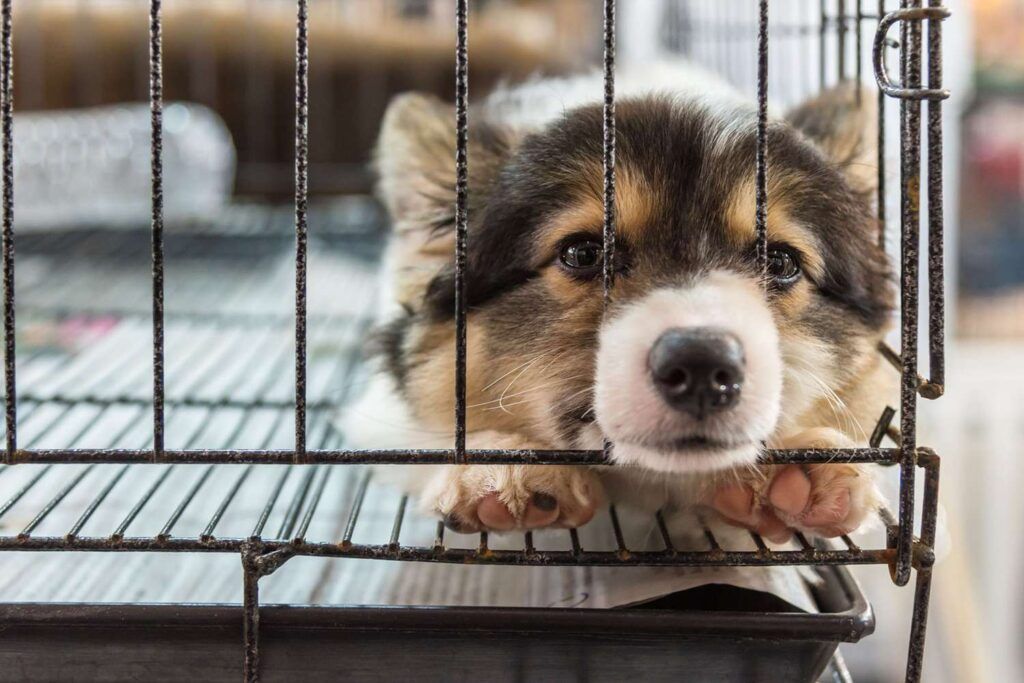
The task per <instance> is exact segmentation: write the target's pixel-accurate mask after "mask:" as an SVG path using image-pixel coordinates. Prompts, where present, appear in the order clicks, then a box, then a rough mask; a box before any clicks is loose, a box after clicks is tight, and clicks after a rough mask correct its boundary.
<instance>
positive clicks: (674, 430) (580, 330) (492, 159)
mask: <svg viewBox="0 0 1024 683" xmlns="http://www.w3.org/2000/svg"><path fill="white" fill-rule="evenodd" d="M855 100H856V98H855V97H854V93H853V91H852V90H843V91H833V92H828V93H826V94H824V95H822V96H821V97H820V98H819V99H817V100H815V101H812V102H809V103H807V104H805V105H804V106H802V107H800V108H799V109H797V110H796V111H794V112H792V113H791V114H790V115H789V117H787V120H784V121H776V122H773V123H771V124H770V125H769V128H768V146H767V151H768V159H767V161H768V164H767V168H768V197H769V203H768V241H769V247H768V248H769V259H768V275H767V281H765V280H764V279H763V278H762V277H761V275H760V273H759V272H758V271H757V269H756V267H755V261H756V256H755V254H756V240H755V206H756V203H755V168H754V159H755V150H756V119H755V116H754V113H753V112H752V111H748V110H742V109H730V110H722V109H720V108H719V109H716V108H710V107H706V106H703V105H700V104H698V103H694V102H689V101H686V100H682V99H677V98H669V97H649V98H642V99H637V100H627V101H622V102H620V103H619V104H618V111H617V132H618V149H617V159H616V171H617V184H616V205H617V215H616V223H617V231H616V242H615V262H614V264H613V265H614V271H615V285H614V287H613V289H612V292H611V298H610V304H609V306H608V308H607V310H605V309H604V307H603V303H602V236H601V235H602V232H601V230H602V215H603V214H602V191H603V185H602V183H603V174H602V165H601V159H602V147H601V139H602V136H601V131H602V112H601V109H600V107H599V106H592V107H583V108H580V109H576V110H573V111H569V112H567V113H566V114H565V116H564V117H562V118H560V119H559V120H557V121H554V122H552V123H551V124H550V125H548V126H546V127H544V128H542V129H539V130H531V131H520V130H514V129H510V128H506V127H503V126H502V124H501V123H500V121H492V120H488V118H487V116H486V110H481V111H479V112H476V115H475V116H473V115H471V119H470V120H471V127H470V144H469V168H470V207H469V223H470V227H469V231H470V232H469V250H468V258H467V274H466V275H467V288H468V292H467V300H468V310H469V356H468V391H467V402H468V404H469V417H468V420H469V428H470V429H483V428H487V429H498V430H511V431H516V432H519V433H523V434H525V435H528V436H530V437H532V439H533V440H539V441H542V442H546V443H550V444H552V445H553V446H561V447H571V446H575V447H596V446H599V444H600V443H601V441H602V439H604V438H607V439H610V440H611V441H612V442H613V443H614V450H613V453H614V457H615V458H616V459H617V460H618V461H620V462H623V463H633V464H637V465H641V466H643V467H647V468H650V469H655V470H660V471H673V472H686V471H699V470H708V469H715V468H720V467H727V466H732V465H736V464H740V463H744V462H751V461H753V459H754V458H755V457H756V455H757V453H758V451H759V450H760V448H761V444H762V442H764V441H765V440H769V439H770V438H771V437H772V436H773V435H776V434H779V433H781V432H785V431H786V430H787V429H791V428H793V427H794V426H795V425H797V424H800V420H801V419H804V418H805V417H806V415H807V414H808V413H809V412H810V411H814V410H820V409H821V405H822V404H825V405H832V406H833V407H835V406H836V402H837V401H838V402H840V403H841V399H840V398H839V397H838V395H839V394H841V393H842V392H843V390H844V388H845V387H847V386H849V385H850V384H851V383H853V382H855V380H856V378H857V377H858V375H860V374H861V373H862V372H863V370H864V368H865V367H867V366H868V365H869V364H870V363H872V362H873V358H874V348H875V344H876V342H877V340H878V339H879V338H880V336H881V335H882V333H883V332H884V328H885V326H886V321H887V319H888V317H889V313H890V305H891V304H890V300H891V291H890V290H891V287H890V278H889V272H888V265H887V262H886V257H885V254H884V253H883V251H882V250H881V249H879V248H878V247H877V246H876V241H875V237H874V235H875V231H876V229H877V226H876V223H875V221H874V220H873V217H872V216H873V214H872V210H871V206H870V194H871V191H872V189H873V183H872V177H873V173H874V171H873V165H874V158H873V155H874V150H873V149H872V147H871V145H870V141H871V140H873V138H874V135H873V133H872V132H871V131H870V126H869V125H868V122H869V121H870V117H869V115H868V111H869V108H868V106H867V104H864V105H862V106H858V105H857V104H856V101H855ZM453 121H454V115H453V113H452V111H451V109H450V107H448V106H446V105H443V104H441V103H440V102H439V101H436V100H432V99H429V98H425V97H421V96H416V95H412V96H406V97H404V98H402V99H399V100H398V101H397V102H396V103H395V104H393V105H392V108H391V110H390V112H389V114H388V116H387V118H386V121H385V125H384V130H383V133H382V137H381V142H380V146H379V148H378V167H379V171H380V173H381V184H380V188H381V194H382V198H383V200H384V201H385V203H386V205H387V207H388V209H389V211H390V212H391V215H392V218H393V220H394V223H395V227H396V238H395V240H394V241H393V244H392V247H391V267H392V274H393V278H394V285H395V296H396V297H397V299H398V300H399V302H400V303H401V304H402V306H403V310H404V312H403V313H402V314H401V315H400V316H398V318H396V319H395V320H394V321H393V322H391V323H390V324H389V325H388V326H387V327H386V329H385V330H384V333H383V335H382V340H383V342H384V343H383V346H382V348H383V349H384V355H385V358H386V360H387V364H388V367H389V369H390V371H391V373H392V375H393V376H394V377H395V378H396V380H397V383H398V385H399V387H400V388H401V390H402V392H403V393H404V395H405V398H406V400H407V401H408V402H409V404H410V405H411V407H412V409H413V410H414V412H415V413H416V414H417V415H418V416H419V417H420V419H421V420H424V421H426V422H429V423H433V424H435V425H437V426H439V427H444V426H450V424H451V419H452V418H451V415H452V403H453V393H454V392H453V390H452V381H453V375H454V359H453V355H454V349H453V337H454V321H453V311H454V273H453V264H452V252H453V228H454V209H453V207H454V178H455V176H454V162H453V159H454V132H453V130H452V127H453Z"/></svg>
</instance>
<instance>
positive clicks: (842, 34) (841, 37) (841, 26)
mask: <svg viewBox="0 0 1024 683" xmlns="http://www.w3.org/2000/svg"><path fill="white" fill-rule="evenodd" d="M836 41H837V43H838V44H837V45H836V61H837V64H836V68H837V70H838V72H839V82H840V83H842V82H844V81H845V80H846V0H838V5H837V7H836Z"/></svg>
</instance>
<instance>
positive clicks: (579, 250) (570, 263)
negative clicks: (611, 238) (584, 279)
mask: <svg viewBox="0 0 1024 683" xmlns="http://www.w3.org/2000/svg"><path fill="white" fill-rule="evenodd" d="M603 255H604V247H603V246H602V244H601V243H600V242H596V241H594V240H589V239H580V240H576V241H573V242H569V243H568V244H566V245H564V246H563V247H562V251H561V252H560V253H559V255H558V258H559V260H560V261H561V262H562V265H563V266H565V267H566V268H568V269H570V270H573V271H577V272H578V273H579V274H581V275H583V274H588V273H591V272H595V271H596V270H597V269H598V268H599V267H600V265H601V261H602V260H603V258H602V257H603Z"/></svg>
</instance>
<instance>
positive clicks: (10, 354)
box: [0, 0, 18, 464]
mask: <svg viewBox="0 0 1024 683" xmlns="http://www.w3.org/2000/svg"><path fill="white" fill-rule="evenodd" d="M11 3H12V0H3V4H2V5H0V11H2V13H3V17H2V19H0V22H2V24H3V27H2V29H0V34H2V35H0V41H2V43H3V48H2V50H3V51H2V54H0V59H2V62H3V63H2V65H0V110H2V111H0V117H2V119H3V120H2V122H0V126H2V129H3V174H4V191H3V213H4V217H3V221H4V222H3V269H4V399H5V401H6V403H5V406H4V407H5V409H6V414H7V415H6V420H7V448H6V452H5V454H4V460H5V461H6V462H7V463H8V464H12V463H13V462H14V451H15V450H17V448H18V406H17V397H18V393H17V391H16V389H15V378H14V375H15V372H14V360H15V348H14V347H15V343H14V341H15V334H14V87H13V83H14V81H13V75H14V64H13V62H14V53H13V51H12V49H11V39H12V33H13V27H12V24H11V14H12V11H11Z"/></svg>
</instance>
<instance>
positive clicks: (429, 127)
mask: <svg viewBox="0 0 1024 683" xmlns="http://www.w3.org/2000/svg"><path fill="white" fill-rule="evenodd" d="M476 113H477V112H475V111H474V112H471V113H470V130H469V144H468V154H469V173H470V176H469V212H470V217H471V218H472V217H473V216H475V215H477V214H478V213H479V210H480V209H482V207H483V206H485V205H486V202H487V197H488V194H489V192H490V190H491V186H492V185H493V183H494V180H495V179H496V178H497V176H498V173H499V172H500V170H501V168H502V166H503V164H504V162H505V160H506V158H507V156H508V153H509V150H510V149H511V147H512V136H511V134H510V133H508V132H506V131H503V130H501V129H499V128H496V127H494V126H493V125H491V124H489V123H486V122H482V121H476V120H475V118H476V117H474V116H473V114H476ZM375 163H376V168H377V173H378V186H377V189H378V193H379V195H380V198H381V200H382V201H383V202H384V206H385V207H386V208H387V210H388V213H389V214H390V218H391V221H392V228H393V230H394V236H393V238H392V241H391V244H390V247H389V250H390V251H389V254H388V261H389V264H388V265H389V267H390V270H391V275H392V278H393V280H392V281H393V284H394V286H395V292H394V294H395V298H396V299H397V301H398V302H399V303H401V304H402V305H403V306H404V307H405V308H406V309H408V310H415V309H417V308H418V307H419V304H420V301H421V300H422V297H423V294H424V292H425V291H426V288H427V286H428V285H429V283H430V281H431V280H432V279H433V278H434V276H435V275H436V274H437V273H438V272H439V271H440V270H441V268H443V267H444V265H445V264H447V263H448V262H449V261H450V260H451V259H452V255H453V250H454V245H455V237H454V228H455V109H454V107H453V106H452V105H450V104H446V103H444V102H442V101H441V100H439V99H438V98H436V97H434V96H432V95H424V94H419V93H410V94H405V95H400V96H398V97H396V98H395V99H394V100H393V101H392V102H391V104H390V106H389V107H388V110H387V113H386V114H385V115H384V120H383V124H382V128H381V132H380V137H379V139H378V142H377V148H376V154H375Z"/></svg>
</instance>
